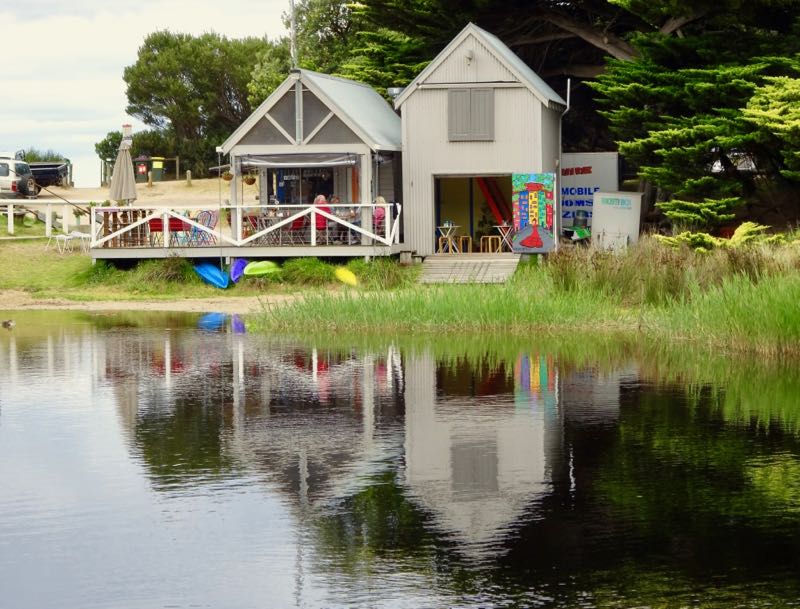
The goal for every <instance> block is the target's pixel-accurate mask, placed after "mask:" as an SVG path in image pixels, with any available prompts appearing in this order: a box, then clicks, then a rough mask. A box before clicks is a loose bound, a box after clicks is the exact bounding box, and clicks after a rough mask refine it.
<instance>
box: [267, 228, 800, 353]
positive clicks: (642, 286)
mask: <svg viewBox="0 0 800 609" xmlns="http://www.w3.org/2000/svg"><path fill="white" fill-rule="evenodd" d="M646 243H647V242H646ZM658 247H661V246H658ZM653 249H654V246H653V245H652V242H650V245H643V246H642V249H641V250H632V253H631V254H630V255H626V256H622V257H614V256H613V255H611V254H594V255H592V256H589V255H588V254H584V257H582V258H580V257H577V256H578V255H577V254H569V255H568V254H563V255H561V254H559V256H556V257H554V258H553V260H552V261H551V262H550V263H548V264H546V265H543V266H536V265H523V266H521V267H520V269H519V270H518V271H517V274H516V275H515V277H514V279H513V280H512V281H510V282H509V283H507V284H503V285H440V286H415V287H413V288H408V289H401V290H398V291H395V292H391V293H383V292H381V293H369V294H358V295H355V294H352V293H349V292H342V293H327V294H314V295H311V296H309V297H307V298H305V299H301V300H298V301H296V302H294V303H293V304H291V305H289V306H287V307H282V308H280V309H273V310H271V311H269V312H268V313H266V314H265V315H263V317H262V321H261V323H262V326H263V327H264V328H265V329H266V330H272V331H274V330H276V329H281V330H282V331H286V330H289V331H296V332H298V333H306V334H307V333H312V332H320V331H322V330H323V329H324V330H325V331H338V332H342V331H344V332H351V333H356V332H368V333H386V332H393V333H398V332H417V333H419V332H426V333H429V334H437V335H438V334H443V333H446V334H448V335H455V334H463V333H473V332H492V333H493V332H511V333H518V332H523V333H528V334H531V333H541V332H549V331H556V330H558V331H565V330H567V331H571V332H572V333H573V335H574V340H577V341H580V340H584V339H585V335H586V334H587V333H589V332H591V333H598V332H601V333H607V332H609V331H625V332H628V333H629V334H630V335H631V336H632V338H639V339H645V340H649V341H652V340H677V341H690V342H695V343H698V344H702V345H705V346H708V347H713V348H720V349H725V350H732V351H743V352H756V353H761V354H766V355H781V354H786V355H793V356H800V315H798V314H797V312H796V310H797V302H800V276H798V275H797V273H796V271H795V270H794V265H796V264H798V263H800V257H798V255H797V254H796V253H794V250H792V249H791V248H788V247H787V248H782V249H776V250H775V251H772V253H769V252H771V250H753V251H752V252H751V253H747V252H743V251H739V250H736V251H734V252H733V253H730V252H720V253H717V254H714V256H713V257H712V256H710V255H709V256H707V257H702V256H700V255H699V254H694V253H690V252H684V253H682V254H680V255H679V254H675V253H671V252H672V250H669V249H668V248H663V247H662V248H661V249H662V250H664V251H663V252H661V257H660V258H657V259H656V260H654V261H651V262H649V263H647V262H646V258H645V257H644V255H643V253H642V252H644V254H653V255H655V253H653V251H652V250H653ZM796 249H800V248H796ZM765 252H767V253H765ZM569 256H575V259H573V258H570V257H569ZM587 256H589V257H587ZM579 263H580V264H579ZM586 265H588V266H589V269H588V270H587V268H585V267H586ZM592 265H594V266H593V267H592ZM637 265H639V267H641V268H640V269H639V271H638V276H637ZM680 265H689V266H688V267H687V268H683V267H681V266H680ZM592 269H593V270H592Z"/></svg>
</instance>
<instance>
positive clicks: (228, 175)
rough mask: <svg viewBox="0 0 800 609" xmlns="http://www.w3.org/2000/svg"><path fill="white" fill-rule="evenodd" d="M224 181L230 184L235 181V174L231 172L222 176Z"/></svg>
mask: <svg viewBox="0 0 800 609" xmlns="http://www.w3.org/2000/svg"><path fill="white" fill-rule="evenodd" d="M222 179H223V180H225V181H226V182H230V181H231V180H232V179H233V174H232V173H231V172H230V171H226V172H225V173H223V174H222Z"/></svg>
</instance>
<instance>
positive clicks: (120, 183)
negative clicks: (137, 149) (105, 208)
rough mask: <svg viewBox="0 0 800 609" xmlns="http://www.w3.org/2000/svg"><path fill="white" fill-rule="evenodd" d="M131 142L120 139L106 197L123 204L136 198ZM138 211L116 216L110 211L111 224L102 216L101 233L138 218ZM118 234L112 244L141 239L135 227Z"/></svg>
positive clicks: (125, 212)
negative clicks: (118, 236)
mask: <svg viewBox="0 0 800 609" xmlns="http://www.w3.org/2000/svg"><path fill="white" fill-rule="evenodd" d="M130 149H131V144H130V142H128V141H127V140H122V143H121V144H120V145H119V150H118V151H117V159H116V160H115V161H114V173H113V174H111V188H110V192H109V195H108V198H109V199H111V200H112V201H117V202H118V203H121V204H123V205H125V204H128V205H130V204H131V203H132V202H133V201H135V200H136V178H135V177H134V175H133V161H132V160H131V150H130ZM138 216H139V214H138V212H136V211H134V212H133V213H132V214H130V217H129V214H128V212H127V211H124V212H122V213H121V214H120V218H117V213H116V211H114V212H112V218H111V220H112V225H111V226H110V227H109V225H108V220H109V218H108V215H104V216H103V234H104V235H108V234H109V231H116V230H117V229H119V228H121V227H123V226H125V225H127V224H129V223H133V222H136V220H138ZM131 230H132V231H133V232H131V231H129V232H127V233H125V234H123V235H121V236H120V238H119V239H114V240H113V241H114V243H113V244H112V247H113V246H117V245H123V246H125V245H140V244H141V240H142V231H141V230H140V229H139V228H138V227H137V228H134V229H131Z"/></svg>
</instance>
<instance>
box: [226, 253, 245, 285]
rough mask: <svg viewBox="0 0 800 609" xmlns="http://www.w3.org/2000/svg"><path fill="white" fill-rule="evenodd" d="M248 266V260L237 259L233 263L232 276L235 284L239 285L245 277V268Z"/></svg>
mask: <svg viewBox="0 0 800 609" xmlns="http://www.w3.org/2000/svg"><path fill="white" fill-rule="evenodd" d="M246 266H247V260H245V259H244V258H237V259H236V260H234V261H233V262H231V268H230V275H231V281H232V282H233V283H239V280H240V279H241V278H242V275H244V267H246Z"/></svg>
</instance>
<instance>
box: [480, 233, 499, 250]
mask: <svg viewBox="0 0 800 609" xmlns="http://www.w3.org/2000/svg"><path fill="white" fill-rule="evenodd" d="M502 244H503V242H502V240H501V239H500V237H498V236H497V235H484V236H483V237H481V252H488V253H496V252H499V251H500V248H501V247H502Z"/></svg>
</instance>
